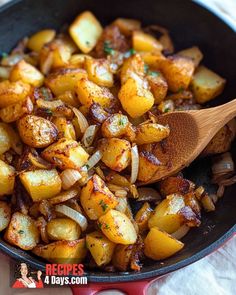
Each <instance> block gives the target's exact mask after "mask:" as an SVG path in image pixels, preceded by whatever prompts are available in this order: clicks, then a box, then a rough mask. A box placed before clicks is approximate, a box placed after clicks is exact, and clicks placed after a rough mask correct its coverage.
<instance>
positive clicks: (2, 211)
mask: <svg viewBox="0 0 236 295" xmlns="http://www.w3.org/2000/svg"><path fill="white" fill-rule="evenodd" d="M10 220H11V207H10V206H9V205H8V204H7V203H6V202H3V201H0V232H1V231H3V230H4V229H5V228H6V227H7V226H8V224H9V222H10Z"/></svg>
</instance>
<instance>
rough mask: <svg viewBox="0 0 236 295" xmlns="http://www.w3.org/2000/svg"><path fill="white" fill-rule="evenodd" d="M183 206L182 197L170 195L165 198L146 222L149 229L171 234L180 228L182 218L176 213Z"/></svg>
mask: <svg viewBox="0 0 236 295" xmlns="http://www.w3.org/2000/svg"><path fill="white" fill-rule="evenodd" d="M184 206H185V202H184V197H183V196H181V195H179V194H172V195H169V196H167V197H166V199H164V200H163V201H162V202H161V203H160V204H159V205H157V207H156V208H155V210H154V214H153V216H152V217H151V218H150V219H149V221H148V226H149V228H152V227H154V226H156V227H158V228H159V229H160V230H164V231H166V232H167V233H169V234H171V233H173V232H175V231H176V230H177V229H179V228H180V226H181V225H182V222H183V221H182V218H181V215H180V214H178V212H179V211H180V210H181V209H182V208H183V207H184Z"/></svg>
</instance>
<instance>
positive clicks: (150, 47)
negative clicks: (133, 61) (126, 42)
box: [132, 30, 163, 52]
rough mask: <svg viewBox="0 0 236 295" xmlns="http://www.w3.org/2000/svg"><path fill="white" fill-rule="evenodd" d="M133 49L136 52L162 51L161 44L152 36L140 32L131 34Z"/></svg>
mask: <svg viewBox="0 0 236 295" xmlns="http://www.w3.org/2000/svg"><path fill="white" fill-rule="evenodd" d="M132 43H133V48H134V50H136V51H148V52H153V51H162V49H163V46H162V44H161V43H160V42H159V41H158V40H157V39H156V38H155V37H153V36H151V35H149V34H146V33H144V32H142V31H138V30H137V31H134V32H133V34H132Z"/></svg>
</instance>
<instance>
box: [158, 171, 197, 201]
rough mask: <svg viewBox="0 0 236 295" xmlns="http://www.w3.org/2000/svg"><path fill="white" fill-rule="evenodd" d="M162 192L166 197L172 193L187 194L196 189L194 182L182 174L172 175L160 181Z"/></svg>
mask: <svg viewBox="0 0 236 295" xmlns="http://www.w3.org/2000/svg"><path fill="white" fill-rule="evenodd" d="M159 188H160V193H161V194H162V196H164V197H166V196H168V195H171V194H175V193H178V194H183V195H185V194H187V193H189V192H190V191H192V190H193V189H194V187H192V183H191V182H190V181H189V180H187V179H185V178H182V177H180V176H170V177H167V178H166V179H164V180H162V181H161V182H160V183H159Z"/></svg>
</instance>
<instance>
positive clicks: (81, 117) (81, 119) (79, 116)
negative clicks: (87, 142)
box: [72, 108, 89, 133]
mask: <svg viewBox="0 0 236 295" xmlns="http://www.w3.org/2000/svg"><path fill="white" fill-rule="evenodd" d="M72 110H73V112H74V114H75V116H76V118H77V119H78V123H79V127H80V131H81V132H82V133H84V132H85V131H86V129H87V128H88V127H89V123H88V121H87V119H86V118H85V116H84V115H83V114H82V113H81V112H80V111H79V110H78V109H76V108H72Z"/></svg>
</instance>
